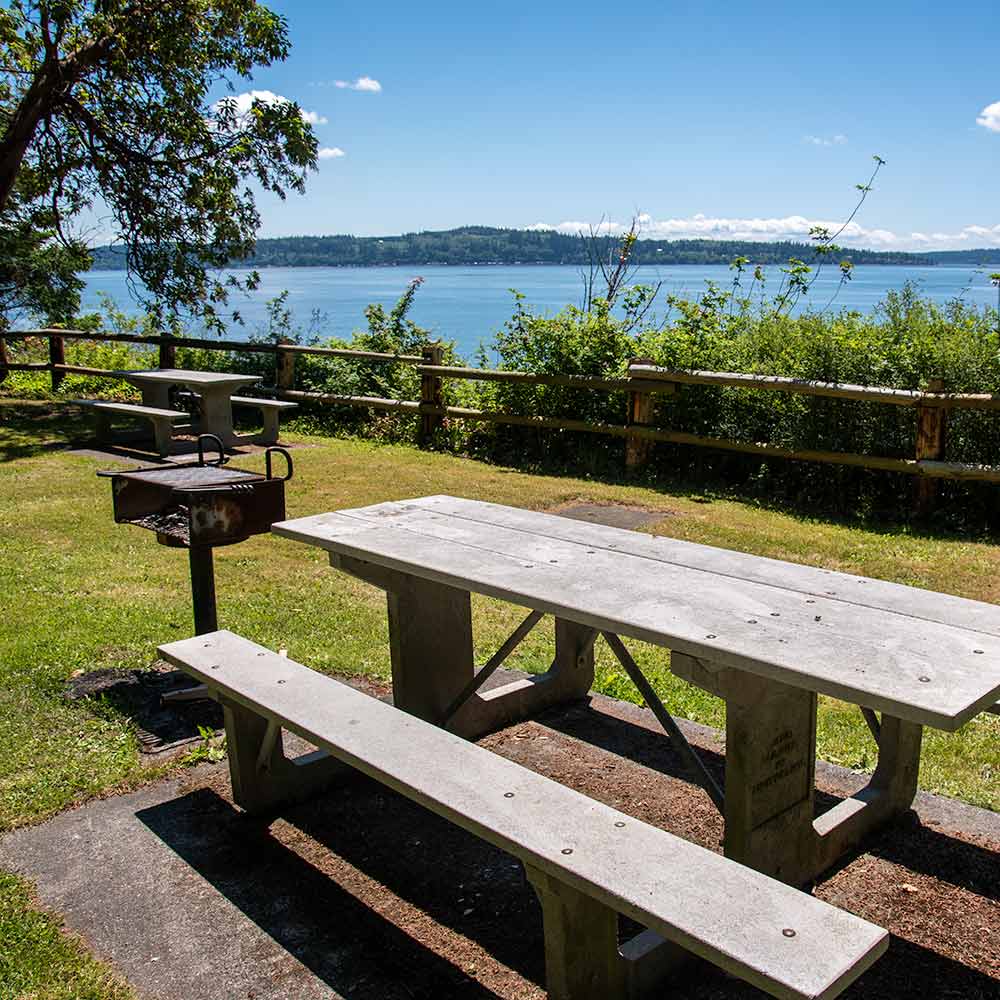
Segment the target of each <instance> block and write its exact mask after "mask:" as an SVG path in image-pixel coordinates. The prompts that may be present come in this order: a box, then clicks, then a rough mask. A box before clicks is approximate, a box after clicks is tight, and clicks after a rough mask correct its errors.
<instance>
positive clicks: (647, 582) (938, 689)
mask: <svg viewBox="0 0 1000 1000" xmlns="http://www.w3.org/2000/svg"><path fill="white" fill-rule="evenodd" d="M272 530H273V531H274V532H275V534H277V535H281V536H283V537H286V538H291V539H295V540H297V541H302V542H306V543H308V544H312V545H317V546H320V547H321V548H323V549H326V550H328V551H330V552H331V553H335V554H340V555H344V556H351V557H354V558H356V559H361V560H364V561H366V562H369V563H373V564H375V565H379V566H384V567H387V568H389V569H395V570H399V571H402V572H404V573H409V574H412V575H413V576H416V577H421V578H425V579H429V580H435V581H437V582H440V583H445V584H448V585H451V586H454V587H457V588H461V589H464V590H470V591H474V592H476V593H482V594H486V595H488V596H492V597H497V598H500V599H502V600H506V601H510V602H512V603H514V604H520V605H523V606H527V607H531V608H534V609H537V610H540V611H544V612H547V613H551V614H554V615H558V616H560V617H563V618H567V619H570V620H572V621H576V622H580V623H582V624H585V625H591V626H593V627H594V628H598V629H602V630H606V631H610V632H615V633H617V634H619V635H623V636H629V637H632V638H635V639H640V640H645V641H647V642H651V643H655V644H657V645H661V646H666V647H667V648H669V649H672V650H676V651H678V652H681V653H687V654H689V655H691V656H695V657H698V658H701V659H704V660H705V661H706V662H708V663H711V664H712V665H714V666H719V667H733V668H736V669H740V670H746V671H748V672H751V673H755V674H760V675H762V676H765V677H770V678H773V679H775V680H778V681H782V682H784V683H787V684H790V685H793V686H795V687H800V688H805V689H807V690H810V691H817V692H819V693H821V694H828V695H832V696H834V697H837V698H842V699H844V700H846V701H849V702H852V703H854V704H859V705H864V706H866V707H869V708H873V709H877V710H880V711H885V712H888V713H889V714H890V715H893V716H897V717H899V718H903V719H908V720H910V721H912V722H917V723H921V724H926V725H931V726H935V727H937V728H939V729H944V730H949V731H951V730H955V729H958V728H959V727H960V726H961V725H962V724H964V723H965V722H967V721H968V720H969V719H971V718H972V717H973V716H975V715H977V714H978V713H979V712H981V711H983V710H985V709H986V708H987V707H989V706H990V705H992V704H993V703H994V702H995V701H997V698H998V696H1000V607H998V606H996V605H993V604H987V603H983V602H980V601H971V600H966V599H964V598H959V597H953V596H951V595H947V594H938V593H934V592H932V591H927V590H920V589H918V588H915V587H907V586H903V585H901V584H895V583H888V582H886V581H882V580H874V579H869V578H866V577H860V576H853V575H851V574H847V573H838V572H834V571H832V570H825V569H818V568H814V567H810V566H801V565H797V564H794V563H786V562H781V561H779V560H775V559H766V558H763V557H761V556H754V555H748V554H746V553H741V552H734V551H729V550H725V549H718V548H714V547H711V546H707V545H698V544H695V543H692V542H683V541H679V540H677V539H672V538H662V537H656V536H652V535H645V534H641V533H639V532H635V531H629V530H626V529H622V528H611V527H608V526H606V525H599V524H590V523H584V522H579V521H574V520H571V519H569V518H564V517H558V516H556V515H552V514H544V513H539V512H535V511H527V510H520V509H518V508H513V507H504V506H500V505H498V504H491V503H483V502H480V501H476V500H464V499H460V498H456V497H449V496H431V497H421V498H417V499H414V500H406V501H399V502H392V503H382V504H377V505H375V506H371V507H363V508H357V509H354V510H344V511H333V512H330V513H326V514H317V515H314V516H312V517H304V518H298V519H295V520H289V521H282V522H279V523H277V524H275V525H273V526H272Z"/></svg>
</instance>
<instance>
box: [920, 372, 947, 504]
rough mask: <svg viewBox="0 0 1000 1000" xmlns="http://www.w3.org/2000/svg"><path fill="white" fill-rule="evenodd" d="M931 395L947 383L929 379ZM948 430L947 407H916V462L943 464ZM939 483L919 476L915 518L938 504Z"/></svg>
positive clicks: (941, 389)
mask: <svg viewBox="0 0 1000 1000" xmlns="http://www.w3.org/2000/svg"><path fill="white" fill-rule="evenodd" d="M927 391H928V392H943V391H944V382H943V381H942V380H941V379H939V378H932V379H929V380H928V382H927ZM947 429H948V410H947V408H945V407H944V406H924V405H920V404H918V405H917V442H916V444H917V447H916V457H917V461H918V462H919V461H921V460H922V459H929V460H931V461H935V462H940V461H943V460H944V449H945V439H946V436H947ZM937 495H938V481H937V480H936V479H929V478H927V477H925V476H918V477H917V482H916V496H915V498H914V511H913V512H914V514H915V515H916V516H917V517H918V518H920V517H927V516H928V515H929V514H930V513H931V512H932V511H933V510H934V507H935V504H936V503H937Z"/></svg>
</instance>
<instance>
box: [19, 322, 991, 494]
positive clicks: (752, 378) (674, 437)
mask: <svg viewBox="0 0 1000 1000" xmlns="http://www.w3.org/2000/svg"><path fill="white" fill-rule="evenodd" d="M3 336H4V338H5V339H6V340H13V339H25V338H30V337H36V338H47V339H48V342H49V360H48V362H35V363H24V364H18V363H14V362H11V361H10V359H9V357H8V355H7V352H6V347H5V345H4V342H3V341H2V340H0V380H2V379H3V378H4V377H6V371H8V370H9V371H48V372H50V373H51V377H52V387H53V389H56V388H58V387H59V384H60V383H61V382H62V379H63V377H64V376H65V375H66V374H67V373H70V372H74V373H79V374H84V375H96V376H108V377H113V376H114V374H115V373H114V372H112V371H109V370H106V369H101V368H87V367H82V366H79V365H69V364H66V361H65V343H66V341H67V340H73V339H87V340H95V341H104V342H113V343H130V344H146V345H152V346H157V347H158V348H159V357H158V361H159V367H161V368H172V367H175V364H176V361H175V358H176V349H177V348H178V347H190V348H203V349H205V350H211V351H237V352H240V353H265V354H273V355H274V383H275V395H276V396H277V397H278V398H280V399H288V400H295V401H313V402H316V403H324V404H328V405H334V406H353V407H361V408H364V409H371V410H395V411H397V412H407V413H413V414H414V416H415V417H416V418H417V419H418V420H419V421H420V428H419V430H420V440H421V443H422V444H426V443H427V442H428V441H429V440H430V439H431V437H432V436H433V434H434V432H435V431H436V430H437V429H438V428H439V427H440V426H441V425H442V423H443V421H444V420H445V419H446V418H447V419H452V420H469V421H476V422H482V423H492V424H511V425H516V426H521V427H537V428H550V429H558V430H569V431H582V432H586V433H592V434H604V435H611V436H614V437H621V438H624V439H625V461H626V465H627V467H628V468H630V469H638V468H640V467H641V466H643V465H645V464H646V463H647V462H648V461H649V456H650V449H651V445H652V444H653V443H654V442H657V441H665V442H671V443H674V444H683V445H692V446H696V447H705V448H713V449H718V450H722V451H732V452H740V453H743V454H750V455H760V456H761V457H762V458H785V459H792V460H798V461H805V462H823V463H830V464H836V465H849V466H855V467H858V468H864V469H874V470H881V471H886V472H897V473H904V474H907V475H912V476H915V477H917V490H916V496H915V505H916V510H917V512H918V513H927V512H928V511H929V510H930V508H931V507H932V506H933V503H934V500H935V496H936V490H937V484H938V481H939V480H941V479H957V480H976V481H986V482H1000V467H998V466H992V465H975V464H971V463H963V462H949V461H946V459H945V441H946V438H947V419H948V412H949V411H950V410H953V409H964V410H1000V395H993V394H985V393H950V392H945V391H944V389H943V384H942V383H941V382H940V381H937V380H935V381H932V383H931V384H930V385H929V386H928V389H927V390H925V391H918V390H909V389H890V388H883V387H878V386H862V385H846V384H841V383H833V382H814V381H809V380H805V379H794V378H782V377H779V376H773V375H750V374H743V373H736V372H708V371H690V370H671V369H665V368H660V367H657V366H656V365H654V364H653V363H652V362H651V361H650V360H649V359H636V360H634V361H633V362H632V363H631V364H630V365H629V368H628V374H627V376H625V377H622V378H599V377H593V376H583V375H558V374H537V373H534V372H518V371H503V370H498V369H489V368H466V367H458V366H451V365H444V364H442V357H443V350H442V348H441V346H440V345H439V344H427V345H425V346H424V347H423V348H422V351H421V353H420V354H388V353H379V352H377V351H354V350H346V349H337V348H328V347H305V346H302V345H299V344H291V343H279V344H273V343H252V344H251V343H244V342H242V341H227V340H206V339H194V338H187V337H171V336H166V335H164V336H144V335H139V334H112V333H91V332H85V331H81V330H54V329H41V330H21V331H11V332H5V333H4V334H3ZM300 355H317V356H322V357H332V358H344V359H353V360H357V361H373V362H377V363H385V364H406V365H412V366H413V367H414V368H415V370H416V371H417V372H418V373H419V374H420V398H419V399H418V400H401V399H386V398H383V397H379V396H348V395H338V394H334V393H322V392H306V391H302V390H296V389H295V387H294V386H295V359H296V358H297V357H298V356H300ZM445 379H460V380H477V381H492V382H507V383H518V384H525V385H549V386H564V387H570V388H577V389H581V390H589V391H591V392H606V393H622V394H623V395H624V396H625V405H624V407H623V410H624V420H623V422H622V423H621V424H611V423H595V422H592V421H587V420H573V419H570V418H564V417H542V416H524V415H520V414H514V413H505V412H499V411H489V410H478V409H470V408H468V407H461V406H448V405H445V403H444V402H443V393H442V386H443V382H444V380H445ZM683 385H704V386H719V387H724V388H738V389H748V390H754V391H761V392H780V393H793V394H798V395H807V396H817V397H824V398H829V399H845V400H853V401H857V402H868V403H876V404H881V405H886V406H902V407H910V408H911V409H912V410H913V411H914V414H915V423H916V427H915V431H916V433H915V441H916V448H915V454H914V456H913V458H892V457H885V456H876V455H862V454H852V453H850V452H832V451H817V450H807V449H796V448H784V447H780V446H778V445H773V444H768V443H763V442H748V441H733V440H727V439H722V438H714V437H708V436H705V435H701V434H690V433H686V432H683V431H673V430H668V429H664V428H661V427H656V426H653V409H654V399H655V397H656V396H657V395H668V394H672V393H675V392H676V391H677V389H678V387H679V386H683Z"/></svg>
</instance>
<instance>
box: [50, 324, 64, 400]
mask: <svg viewBox="0 0 1000 1000" xmlns="http://www.w3.org/2000/svg"><path fill="white" fill-rule="evenodd" d="M49 364H50V365H51V366H52V391H53V392H57V391H58V390H59V386H60V385H62V380H63V379H64V378H65V377H66V373H65V372H62V371H58V370H57V369H56V367H55V366H56V365H64V364H66V342H65V341H64V340H63V339H62V337H57V336H56V335H55V334H52V335H51V336H50V337H49Z"/></svg>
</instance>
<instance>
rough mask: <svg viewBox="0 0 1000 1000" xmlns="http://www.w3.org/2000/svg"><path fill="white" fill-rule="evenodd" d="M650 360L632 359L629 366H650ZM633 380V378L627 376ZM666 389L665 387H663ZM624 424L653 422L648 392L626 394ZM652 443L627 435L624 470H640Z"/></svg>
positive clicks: (642, 438)
mask: <svg viewBox="0 0 1000 1000" xmlns="http://www.w3.org/2000/svg"><path fill="white" fill-rule="evenodd" d="M651 364H653V359H652V358H632V360H631V361H629V365H651ZM629 378H630V379H633V378H634V376H631V375H630V376H629ZM664 388H666V385H665V386H664ZM625 422H626V424H627V425H628V426H629V427H631V426H632V425H633V424H639V425H648V424H651V423H652V422H653V395H652V393H650V392H642V391H633V390H630V391H629V394H628V417H627V419H626V421H625ZM652 445H653V442H652V441H650V439H649V438H644V437H639V436H638V435H636V434H629V435H628V437H626V438H625V468H626V469H627V470H628V471H629V472H634V471H636V470H638V469H641V468H642V467H643V466H644V465H645V464H646V463H647V462H648V461H649V453H650V451H651V450H652Z"/></svg>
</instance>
